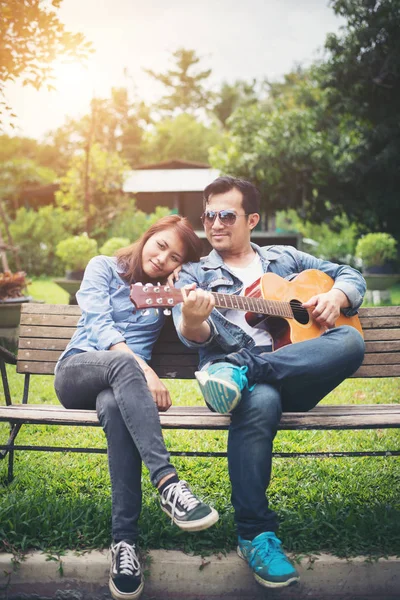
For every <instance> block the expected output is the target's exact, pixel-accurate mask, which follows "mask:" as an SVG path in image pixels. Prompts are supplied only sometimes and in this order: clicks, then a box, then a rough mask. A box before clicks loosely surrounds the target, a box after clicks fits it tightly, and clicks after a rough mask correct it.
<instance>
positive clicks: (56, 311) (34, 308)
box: [21, 302, 82, 317]
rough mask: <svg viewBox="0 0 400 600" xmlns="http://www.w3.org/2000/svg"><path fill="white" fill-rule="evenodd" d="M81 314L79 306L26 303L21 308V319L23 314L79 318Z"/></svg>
mask: <svg viewBox="0 0 400 600" xmlns="http://www.w3.org/2000/svg"><path fill="white" fill-rule="evenodd" d="M81 312H82V311H81V309H80V307H79V306H77V305H70V304H35V303H32V302H28V303H26V304H24V305H23V306H21V317H22V316H23V315H25V314H32V315H35V314H40V315H42V314H46V315H77V316H78V317H80V316H81Z"/></svg>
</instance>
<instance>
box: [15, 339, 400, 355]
mask: <svg viewBox="0 0 400 600" xmlns="http://www.w3.org/2000/svg"><path fill="white" fill-rule="evenodd" d="M67 343H68V340H63V339H56V338H24V337H23V338H20V339H19V351H21V350H24V349H30V350H60V354H61V351H62V350H65V347H66V345H67ZM365 350H366V353H367V354H368V353H370V352H378V353H385V352H399V351H400V341H396V340H387V341H383V342H382V341H371V342H368V341H367V342H366V343H365ZM183 352H185V354H193V355H195V356H197V352H196V350H194V349H192V348H186V347H185V346H183V345H182V344H181V342H177V341H176V340H175V341H172V342H169V343H168V342H167V341H165V342H163V343H162V344H160V342H157V344H156V345H155V347H154V350H153V357H156V356H157V355H162V356H164V355H165V354H168V355H172V354H177V355H179V356H182V353H183Z"/></svg>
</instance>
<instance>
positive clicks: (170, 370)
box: [17, 360, 400, 379]
mask: <svg viewBox="0 0 400 600" xmlns="http://www.w3.org/2000/svg"><path fill="white" fill-rule="evenodd" d="M55 365H56V363H55V362H36V361H24V360H19V361H18V362H17V372H18V373H30V374H32V375H35V374H36V375H52V374H53V373H54V368H55ZM151 366H152V367H153V368H154V370H155V372H156V373H157V375H158V376H159V377H161V378H163V379H193V378H194V372H195V371H196V370H197V361H195V362H194V364H193V365H192V366H189V365H187V366H183V365H182V363H180V364H178V365H177V364H163V365H160V364H157V362H155V363H153V362H152V363H151ZM351 377H352V378H368V377H400V364H399V363H398V364H391V365H387V364H378V365H376V364H372V365H371V364H363V365H362V366H361V367H360V368H359V369H358V371H356V372H355V373H354V375H351Z"/></svg>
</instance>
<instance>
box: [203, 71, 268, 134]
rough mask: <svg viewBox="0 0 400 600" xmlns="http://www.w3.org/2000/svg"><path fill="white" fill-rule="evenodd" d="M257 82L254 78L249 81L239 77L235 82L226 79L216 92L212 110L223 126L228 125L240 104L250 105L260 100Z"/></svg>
mask: <svg viewBox="0 0 400 600" xmlns="http://www.w3.org/2000/svg"><path fill="white" fill-rule="evenodd" d="M256 85H257V82H256V80H255V79H253V81H252V82H250V83H248V82H246V81H243V80H241V79H238V80H237V81H235V82H234V83H233V84H230V83H228V82H226V81H224V82H223V83H222V85H221V87H220V89H219V91H218V92H217V93H216V94H215V100H214V102H213V103H212V105H211V112H212V113H213V114H214V115H215V116H216V117H217V118H218V120H219V121H220V123H221V124H222V125H223V127H226V126H227V121H228V119H229V117H230V116H231V115H232V114H233V113H234V112H235V110H236V109H237V108H239V107H240V106H249V105H251V104H255V103H256V102H257V101H258V100H259V94H258V93H257V90H256Z"/></svg>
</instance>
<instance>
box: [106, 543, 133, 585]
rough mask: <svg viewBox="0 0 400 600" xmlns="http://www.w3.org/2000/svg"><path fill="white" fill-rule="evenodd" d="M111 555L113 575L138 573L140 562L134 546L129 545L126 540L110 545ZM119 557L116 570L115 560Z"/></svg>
mask: <svg viewBox="0 0 400 600" xmlns="http://www.w3.org/2000/svg"><path fill="white" fill-rule="evenodd" d="M111 552H112V556H113V575H134V576H135V577H138V576H139V575H140V563H139V559H138V557H137V555H136V549H135V546H131V545H130V544H127V543H126V542H123V541H122V542H119V543H118V544H115V545H114V546H111ZM118 557H119V569H118V570H117V562H118Z"/></svg>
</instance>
